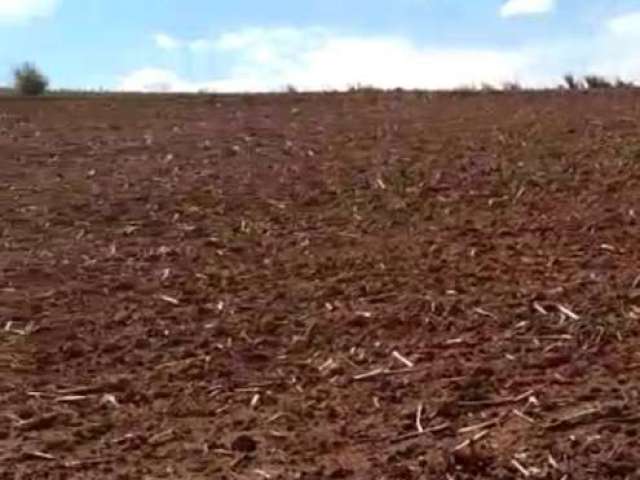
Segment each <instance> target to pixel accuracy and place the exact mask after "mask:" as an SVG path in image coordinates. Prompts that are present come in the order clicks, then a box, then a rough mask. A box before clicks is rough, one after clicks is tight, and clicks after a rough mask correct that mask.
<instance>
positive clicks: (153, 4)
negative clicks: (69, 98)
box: [0, 0, 640, 91]
mask: <svg viewBox="0 0 640 480" xmlns="http://www.w3.org/2000/svg"><path fill="white" fill-rule="evenodd" d="M638 45H640V0H582V1H578V0H270V1H266V0H233V1H231V0H229V1H223V0H218V1H212V0H0V81H2V83H8V82H9V81H10V71H11V68H12V67H13V66H15V65H17V64H19V63H20V62H22V61H25V60H29V61H33V62H36V63H37V64H38V65H39V66H40V67H41V69H42V70H44V71H45V73H47V74H48V75H49V76H50V78H51V80H52V84H53V85H54V86H56V87H67V88H98V87H103V88H108V89H125V90H216V91H233V90H250V91H253V90H277V89H282V88H284V87H285V86H286V85H293V86H296V87H298V88H302V89H325V88H326V89H328V88H345V87H348V86H349V85H354V84H358V83H360V84H367V85H376V86H381V87H396V86H401V87H423V88H441V87H456V86H465V85H471V84H479V83H482V82H490V83H495V84H500V83H503V82H507V81H519V82H521V83H523V84H529V85H533V86H543V85H549V84H552V83H554V82H557V81H558V80H559V78H560V77H561V76H562V75H563V74H564V73H566V72H569V71H571V72H574V73H576V74H583V73H601V74H604V75H608V76H612V77H613V76H620V77H624V78H628V79H637V80H640V47H638ZM2 68H4V71H3V70H2Z"/></svg>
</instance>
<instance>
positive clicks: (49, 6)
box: [0, 0, 60, 23]
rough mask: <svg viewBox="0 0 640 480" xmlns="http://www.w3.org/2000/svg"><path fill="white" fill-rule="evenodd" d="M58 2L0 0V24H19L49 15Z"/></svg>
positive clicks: (54, 0)
mask: <svg viewBox="0 0 640 480" xmlns="http://www.w3.org/2000/svg"><path fill="white" fill-rule="evenodd" d="M59 3H60V1H59V0H0V22H1V23H21V22H25V21H27V20H31V19H33V18H36V17H47V16H49V15H51V14H52V13H53V12H54V11H55V9H56V7H57V6H58V4H59Z"/></svg>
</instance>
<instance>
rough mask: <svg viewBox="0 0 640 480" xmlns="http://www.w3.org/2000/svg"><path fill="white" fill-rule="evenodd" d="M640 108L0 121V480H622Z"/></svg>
mask: <svg viewBox="0 0 640 480" xmlns="http://www.w3.org/2000/svg"><path fill="white" fill-rule="evenodd" d="M639 200H640V93H638V92H635V91H622V90H621V91H612V92H608V93H604V92H589V93H577V94H572V93H571V94H570V93H560V92H556V93H553V92H550V93H549V92H548V93H513V94H498V93H495V94H494V93H486V94H484V93H478V94H437V95H435V94H434V95H428V94H415V93H386V94H383V93H375V92H355V93H351V94H342V95H341V94H318V95H303V94H290V95H265V96H209V97H207V96H193V97H188V96H184V97H179V96H176V97H165V96H149V97H144V96H137V97H136V96H130V97H128V96H123V97H95V98H66V99H65V98H45V99H42V100H20V99H11V98H6V99H3V100H1V101H0V479H3V480H5V479H6V480H9V479H11V480H13V479H25V480H26V479H118V480H125V479H131V480H138V479H148V480H152V479H189V480H191V479H196V480H201V479H203V480H204V479H230V480H231V479H233V480H235V479H247V480H248V479H256V480H260V479H267V480H268V479H274V480H275V479H282V480H285V479H300V480H312V479H318V480H320V479H357V480H369V479H371V480H373V479H377V480H382V479H389V480H395V479H407V480H410V479H448V480H452V479H455V480H465V479H505V480H506V479H513V478H527V477H528V478H543V479H557V480H560V479H580V480H582V479H626V478H628V479H631V478H637V475H638V474H639V473H640V472H639V470H640V328H639V327H640V323H639V322H640V225H639V221H640V201H639Z"/></svg>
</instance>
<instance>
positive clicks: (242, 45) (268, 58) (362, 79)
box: [119, 28, 536, 92]
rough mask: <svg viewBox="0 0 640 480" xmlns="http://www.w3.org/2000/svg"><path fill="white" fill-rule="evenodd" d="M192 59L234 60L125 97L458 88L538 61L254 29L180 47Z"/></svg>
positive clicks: (166, 76)
mask: <svg viewBox="0 0 640 480" xmlns="http://www.w3.org/2000/svg"><path fill="white" fill-rule="evenodd" d="M175 42H176V44H179V45H183V46H185V48H184V49H183V54H185V55H207V54H210V55H215V56H216V57H217V58H220V59H222V58H223V57H228V59H229V60H230V61H231V67H230V68H229V70H228V72H227V74H226V75H225V76H223V77H222V78H219V79H214V80H211V81H207V82H190V81H187V80H185V79H183V78H180V77H179V76H178V75H176V74H175V73H173V72H171V71H170V70H164V69H154V68H144V69H141V70H138V71H135V72H132V73H131V74H130V75H128V76H126V77H125V78H123V79H122V80H121V82H120V85H119V87H120V89H124V90H144V91H149V90H161V91H179V90H187V91H196V90H212V91H220V92H228V91H273V90H279V89H281V88H283V86H285V85H294V86H296V87H297V88H300V89H305V90H323V89H346V88H348V87H350V86H353V85H357V84H363V85H372V86H376V87H382V88H395V87H404V88H434V89H435V88H450V87H456V86H462V85H470V84H480V83H482V82H489V83H494V84H500V83H503V82H506V81H513V80H517V79H518V78H521V77H522V76H523V75H524V74H526V73H527V72H528V71H529V70H530V69H529V67H530V63H531V61H532V60H533V58H534V57H535V56H536V54H535V53H534V54H532V52H527V51H523V50H520V51H509V50H492V49H482V48H463V49H433V48H426V47H421V46H419V45H416V44H414V43H412V42H411V41H409V40H407V39H404V38H401V37H392V36H363V37H361V36H345V35H339V34H334V33H332V32H330V31H328V30H325V29H321V28H307V29H295V28H274V29H265V28H248V29H243V30H239V31H235V32H228V33H225V34H222V35H220V36H218V37H217V38H213V39H200V40H193V41H181V40H175Z"/></svg>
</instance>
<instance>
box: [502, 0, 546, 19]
mask: <svg viewBox="0 0 640 480" xmlns="http://www.w3.org/2000/svg"><path fill="white" fill-rule="evenodd" d="M555 3H556V2H555V0H508V1H507V2H506V3H504V4H503V5H502V7H501V8H500V16H502V17H515V16H518V15H536V14H542V13H548V12H550V11H552V10H553V9H554V7H555Z"/></svg>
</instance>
